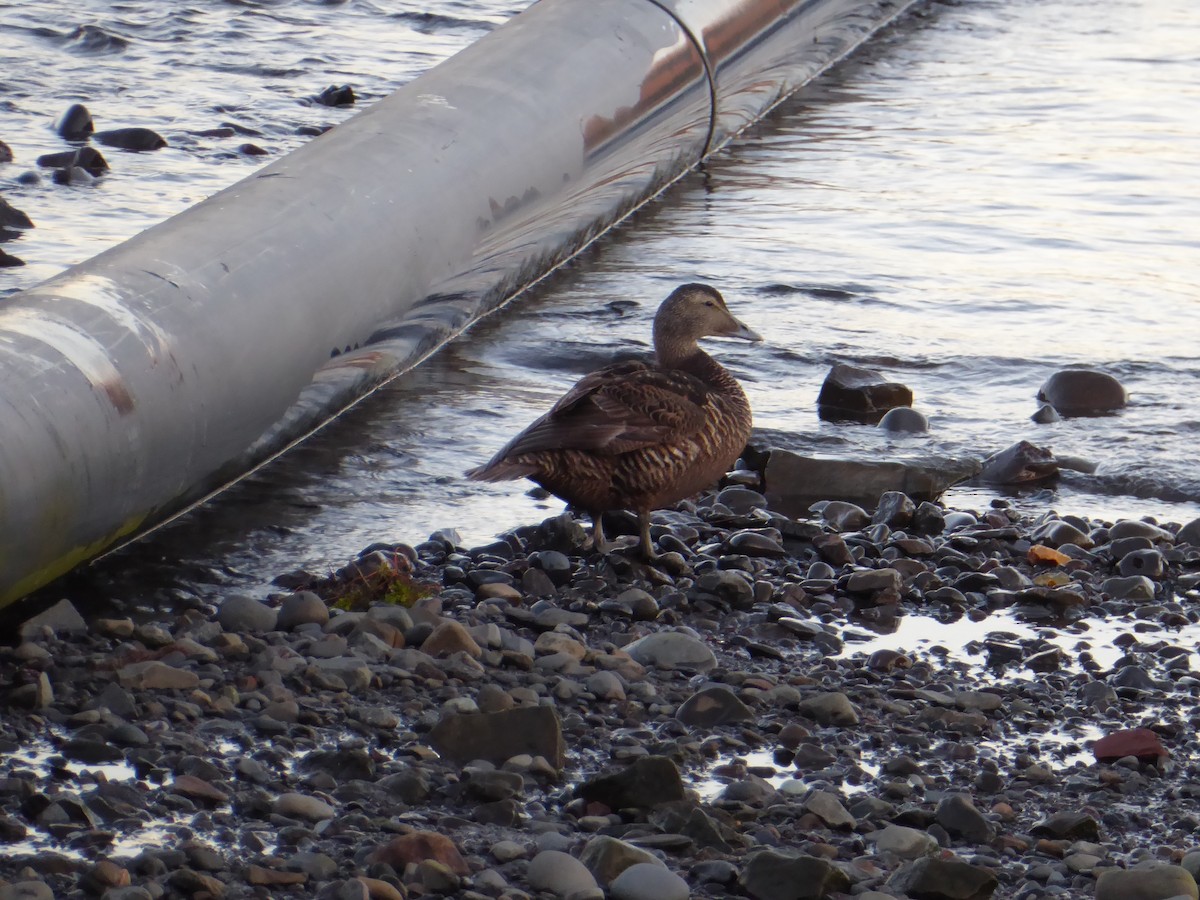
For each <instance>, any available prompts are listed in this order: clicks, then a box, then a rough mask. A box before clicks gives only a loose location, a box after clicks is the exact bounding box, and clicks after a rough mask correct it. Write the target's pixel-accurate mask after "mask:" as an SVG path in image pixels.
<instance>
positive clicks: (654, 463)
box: [467, 284, 762, 559]
mask: <svg viewBox="0 0 1200 900" xmlns="http://www.w3.org/2000/svg"><path fill="white" fill-rule="evenodd" d="M710 336H711V337H733V338H741V339H742V340H746V341H761V340H762V338H761V337H759V336H758V335H757V334H756V333H755V332H753V331H751V330H750V329H749V328H747V327H746V326H745V325H743V324H742V323H741V322H739V321H738V320H737V319H735V318H734V317H733V315H732V314H731V313H730V312H729V309H728V308H727V307H726V306H725V300H724V298H723V297H722V296H721V295H720V293H718V292H717V291H716V289H714V288H711V287H709V286H708V285H706V284H685V285H683V286H682V287H678V288H676V289H675V290H674V291H672V292H671V295H670V296H669V297H667V299H666V300H664V301H663V303H662V306H660V307H659V308H658V312H657V314H656V315H655V316H654V357H655V358H654V362H653V364H648V363H645V362H641V361H637V360H633V361H627V362H619V363H614V364H612V365H610V366H606V367H605V368H603V369H599V370H597V371H595V372H592V373H591V374H590V375H586V376H584V377H583V378H582V379H581V380H580V381H579V382H578V383H577V384H576V385H575V386H574V387H573V388H571V389H570V390H569V391H567V393H566V394H564V395H563V397H562V398H561V399H560V400H559V401H558V402H557V403H555V404H554V406H553V407H552V408H551V409H550V411H549V412H547V413H546V414H545V415H543V416H542V417H541V418H539V419H538V420H537V421H535V422H534V423H533V424H532V425H530V426H529V427H528V428H526V429H525V430H524V431H522V432H521V433H520V434H518V435H517V436H516V437H515V438H513V439H512V440H511V441H509V442H508V443H507V444H506V445H505V446H504V447H503V448H501V450H500V452H499V453H497V454H496V455H495V456H494V457H492V459H491V460H490V461H489V462H488V463H487V464H486V465H483V466H479V467H478V468H475V469H471V470H470V471H469V472H467V475H468V476H469V477H471V478H474V479H476V480H478V481H507V480H510V479H515V478H529V479H530V480H532V481H535V482H537V483H538V484H540V485H541V486H542V487H544V488H545V489H546V490H548V491H549V492H550V493H552V494H555V495H556V496H558V497H561V498H562V499H563V500H566V501H567V502H568V503H570V504H571V505H573V506H577V507H579V508H581V509H585V510H587V511H588V512H589V513H590V514H591V516H592V534H593V544H594V546H595V549H596V550H598V551H600V552H605V550H606V549H607V548H606V545H605V541H604V530H603V527H602V525H601V515H602V513H604V511H605V510H611V509H631V510H634V511H635V512H636V513H637V516H638V524H639V526H640V534H641V549H642V553H643V555H644V556H645V557H646V558H647V559H653V558H654V556H655V554H654V546H653V544H652V543H651V540H650V511H651V510H653V509H660V508H662V507H664V506H669V505H672V504H674V503H676V502H678V501H679V500H682V499H683V498H685V497H690V496H692V495H693V494H695V493H698V492H699V491H701V490H703V489H704V488H707V487H709V486H710V485H712V484H713V483H715V482H716V481H717V479H718V478H720V477H721V476H722V475H723V474H724V473H725V472H726V471H728V469H729V466H730V465H731V464H732V463H733V461H734V460H735V459H737V456H738V454H739V453H741V452H742V449H743V448H744V447H745V446H746V440H747V439H748V438H749V436H750V403H749V402H748V401H747V400H746V395H745V394H744V393H743V392H742V388H741V385H739V384H738V383H737V379H735V378H734V377H733V376H732V375H731V374H729V372H727V371H726V370H725V369H724V368H723V367H722V366H721V365H720V363H718V362H717V361H716V360H715V359H713V358H712V357H711V356H709V355H708V354H707V353H705V352H704V351H703V350H701V349H700V347H699V346H698V345H697V343H696V341H697V340H698V339H699V338H702V337H710Z"/></svg>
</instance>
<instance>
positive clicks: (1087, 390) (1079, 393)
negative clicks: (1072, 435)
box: [1037, 369, 1129, 416]
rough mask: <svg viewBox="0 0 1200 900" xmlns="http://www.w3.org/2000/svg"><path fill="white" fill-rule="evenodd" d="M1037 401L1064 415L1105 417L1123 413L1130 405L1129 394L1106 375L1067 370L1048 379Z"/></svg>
mask: <svg viewBox="0 0 1200 900" xmlns="http://www.w3.org/2000/svg"><path fill="white" fill-rule="evenodd" d="M1037 398H1038V400H1040V401H1042V402H1044V403H1049V404H1050V405H1051V406H1053V407H1054V408H1055V410H1057V411H1058V413H1059V414H1060V415H1064V416H1103V415H1108V414H1109V413H1112V412H1115V411H1116V410H1118V409H1123V408H1124V407H1125V406H1126V405H1127V404H1128V403H1129V392H1128V391H1126V390H1125V388H1124V387H1123V386H1122V384H1121V382H1119V381H1117V379H1115V378H1113V377H1112V376H1111V375H1109V374H1107V373H1105V372H1096V371H1093V370H1091V369H1063V370H1061V371H1058V372H1055V373H1054V374H1053V375H1051V376H1050V377H1049V378H1047V379H1046V382H1045V383H1044V384H1043V385H1042V386H1041V388H1040V389H1039V390H1038V393H1037Z"/></svg>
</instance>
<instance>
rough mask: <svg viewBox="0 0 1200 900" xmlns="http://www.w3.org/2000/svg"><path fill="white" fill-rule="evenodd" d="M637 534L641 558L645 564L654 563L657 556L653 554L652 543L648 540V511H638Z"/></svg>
mask: <svg viewBox="0 0 1200 900" xmlns="http://www.w3.org/2000/svg"><path fill="white" fill-rule="evenodd" d="M637 517H638V533H639V534H640V535H641V546H642V556H643V557H644V558H645V560H646V562H654V561H655V560H656V559H658V554H657V553H655V552H654V541H652V540H651V539H650V510H648V509H639V510H638V513H637Z"/></svg>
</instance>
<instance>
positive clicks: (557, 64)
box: [0, 0, 906, 603]
mask: <svg viewBox="0 0 1200 900" xmlns="http://www.w3.org/2000/svg"><path fill="white" fill-rule="evenodd" d="M902 5H906V4H901V5H897V4H894V3H880V2H865V0H803V2H785V0H776V2H764V0H736V2H735V0H690V2H688V0H678V2H664V3H661V4H658V3H653V2H649V0H610V2H607V3H604V4H597V3H593V2H590V0H542V2H540V3H537V4H535V5H534V6H532V7H531V8H530V9H528V10H527V11H526V12H524V13H522V14H521V15H519V16H517V17H515V18H514V19H512V20H510V22H509V23H507V24H506V25H504V26H503V27H501V28H499V29H497V30H496V31H495V32H493V33H492V34H491V35H489V36H488V37H486V38H484V39H482V40H481V41H479V42H477V43H476V44H474V45H472V46H471V47H469V48H467V49H466V50H464V51H463V52H462V53H460V54H458V55H457V56H455V57H453V58H452V59H450V60H448V61H447V62H445V63H443V64H441V65H439V66H437V67H435V68H434V69H432V70H430V71H429V72H428V73H426V74H425V75H423V76H422V77H421V78H419V79H417V80H416V81H414V82H412V83H411V84H409V85H407V86H406V87H404V88H401V89H400V90H398V91H397V92H395V93H394V94H393V95H391V96H390V97H388V98H386V99H385V100H383V101H380V102H379V103H377V104H375V105H374V106H372V107H371V108H370V109H368V110H366V111H364V112H362V113H360V114H358V115H357V116H355V117H353V118H352V119H350V120H349V121H347V122H346V123H344V124H342V125H340V126H338V127H337V128H336V129H334V130H333V131H331V132H329V133H327V134H325V135H323V136H321V137H319V138H317V139H315V140H313V141H312V142H311V143H310V144H308V145H306V146H305V147H303V148H301V149H300V150H298V151H296V152H294V153H292V154H290V155H288V156H286V157H284V158H282V159H280V160H279V161H277V162H275V163H274V164H272V165H270V166H268V167H266V168H265V169H263V170H261V171H259V172H258V173H256V174H255V175H253V176H251V177H249V178H247V179H244V180H243V181H241V182H239V183H237V184H235V185H233V186H232V187H230V188H228V189H227V190H225V191H222V192H221V193H219V194H217V195H215V196H213V197H212V198H210V199H208V200H206V201H204V202H203V203H200V204H198V205H197V206H195V207H192V208H191V209H189V210H187V211H185V212H183V213H180V214H179V215H177V216H175V217H173V218H172V219H170V220H168V221H166V222H164V223H162V224H160V225H158V226H156V227H154V228H151V229H149V230H147V231H145V232H143V233H142V234H140V235H138V236H137V237H135V238H133V239H131V240H129V241H127V242H126V243H124V244H122V245H120V246H119V247H115V248H113V249H112V250H109V251H108V252H106V253H103V254H101V255H99V256H97V257H96V258H94V259H92V260H89V261H87V262H85V263H83V264H81V265H79V266H75V267H73V268H71V269H69V270H67V271H66V272H64V273H62V274H61V275H59V276H57V277H55V278H53V279H50V280H49V281H47V282H45V283H43V284H41V285H39V286H37V287H35V288H33V289H31V290H29V291H26V292H24V293H22V294H18V295H15V296H14V297H12V298H10V299H9V300H8V301H7V302H6V303H5V304H4V305H3V306H0V384H3V385H4V386H5V389H4V391H3V392H0V430H2V432H0V433H3V435H4V437H3V440H2V447H3V451H2V452H0V603H3V602H7V601H10V600H12V599H14V598H15V597H18V596H20V595H22V594H24V593H26V592H28V591H29V590H31V589H33V588H35V587H37V586H39V585H41V584H44V583H46V582H48V581H50V580H51V579H53V578H54V577H56V576H58V575H60V574H62V573H63V572H65V571H67V570H68V569H70V568H71V567H73V566H75V565H77V564H78V563H79V562H82V561H83V560H85V559H87V558H89V557H91V556H93V555H95V554H97V553H100V552H103V551H104V550H105V549H108V548H111V547H112V546H115V545H117V544H118V543H120V542H121V541H123V540H126V539H128V538H129V537H131V536H134V535H136V534H138V533H141V532H144V531H145V530H146V529H148V528H150V527H152V526H153V525H155V524H158V523H161V522H163V521H165V520H166V519H168V518H169V517H170V516H172V515H174V514H176V513H177V512H178V511H180V510H181V509H185V508H187V507H188V505H190V504H192V503H194V502H196V501H198V500H200V499H202V498H204V497H205V496H207V495H209V494H211V493H212V492H214V491H216V490H219V489H220V488H222V487H223V486H225V485H227V484H228V483H230V482H231V481H233V480H235V479H236V478H238V477H240V476H242V475H244V474H246V473H247V472H249V471H250V470H252V469H253V468H254V467H255V466H257V465H260V464H262V463H263V462H264V461H265V460H268V459H270V458H272V457H273V456H275V455H277V454H278V453H280V452H282V451H283V450H285V449H286V448H287V447H289V446H291V445H292V444H293V443H295V442H296V441H298V440H300V439H302V438H303V437H304V436H305V435H307V434H308V433H310V432H311V431H312V430H313V429H315V428H317V427H319V426H320V425H321V424H323V423H324V422H326V421H328V420H329V419H330V418H332V417H333V416H335V415H336V414H337V413H338V412H340V411H342V410H344V409H345V408H346V407H347V406H349V405H351V404H353V403H354V402H356V401H357V400H358V399H360V398H361V397H363V396H364V395H365V394H367V393H368V392H370V391H371V390H372V389H374V388H375V387H377V386H378V385H380V384H382V383H383V382H384V381H386V380H388V379H390V378H392V377H394V376H395V375H397V374H399V373H400V372H402V371H405V370H406V369H408V368H411V367H412V366H413V365H415V364H417V363H418V362H419V361H420V360H421V359H423V358H424V357H425V356H427V355H428V354H429V353H431V352H432V351H433V350H435V349H436V348H437V347H438V346H440V345H441V344H443V343H444V342H445V341H446V340H448V339H450V338H451V337H453V336H454V335H456V334H458V333H459V332H460V331H461V330H462V329H464V328H465V327H466V326H467V325H469V324H470V323H471V322H472V321H474V320H475V319H477V318H479V317H480V316H481V315H483V314H485V313H487V312H488V311H490V310H492V309H494V308H496V307H497V306H499V305H500V304H502V303H503V302H505V301H506V300H507V299H509V298H510V297H512V296H513V295H514V294H516V293H517V292H519V291H520V290H522V289H523V288H524V287H526V286H528V285H529V284H531V283H532V282H534V281H536V280H537V279H539V278H541V277H543V276H544V275H545V274H546V273H547V272H548V271H550V270H551V269H553V268H554V267H555V266H557V265H560V264H561V263H562V262H563V261H565V260H566V259H568V258H570V257H571V256H572V255H574V254H575V253H577V252H578V251H579V250H580V249H582V248H583V247H584V246H586V245H587V244H588V243H589V242H591V241H592V240H594V239H595V238H596V237H597V236H599V235H600V234H602V233H603V232H604V231H605V230H606V229H607V228H609V227H611V226H612V225H613V224H614V223H616V222H617V221H619V220H620V219H622V218H623V217H624V216H626V215H628V214H629V213H630V212H631V211H632V210H633V209H635V208H637V206H639V205H640V204H642V203H644V202H646V201H647V200H648V199H649V198H651V197H653V196H654V195H655V194H656V193H658V192H659V191H661V190H662V189H663V188H664V187H666V186H667V185H669V184H670V183H671V182H672V181H674V180H675V179H677V178H679V177H680V176H681V175H683V174H684V173H685V172H687V171H688V170H689V169H690V168H691V167H693V166H694V165H695V164H696V163H697V162H698V161H699V160H701V159H702V158H703V157H704V155H705V154H706V153H708V152H710V151H711V150H712V149H713V148H714V147H716V146H720V145H721V144H722V143H724V142H725V141H727V140H728V139H729V138H730V137H731V136H732V135H733V134H735V133H736V132H737V131H738V130H740V129H741V128H743V127H745V125H746V124H748V123H749V122H751V121H753V120H754V119H756V118H757V117H758V116H760V115H762V113H763V112H765V111H766V110H767V109H769V108H770V107H771V106H773V105H774V104H775V103H776V102H778V100H779V99H781V98H782V97H783V96H785V95H786V94H787V93H790V92H791V91H793V90H794V89H795V88H796V87H798V86H800V85H801V84H803V83H804V81H806V80H808V79H809V78H811V77H812V75H813V74H815V73H816V72H817V71H819V70H820V69H821V68H822V67H824V66H826V65H828V64H829V63H830V62H832V61H833V60H835V59H836V58H838V57H839V56H841V55H844V53H846V52H848V51H849V50H850V49H852V47H853V46H855V45H856V44H857V43H858V42H859V41H861V40H862V38H863V37H864V36H865V35H866V34H868V33H869V31H870V30H871V29H872V28H877V27H879V26H880V25H881V24H883V23H884V22H885V21H887V20H888V19H889V18H891V17H892V16H893V15H894V14H895V13H896V12H898V11H899V10H900V8H901V6H902Z"/></svg>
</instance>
